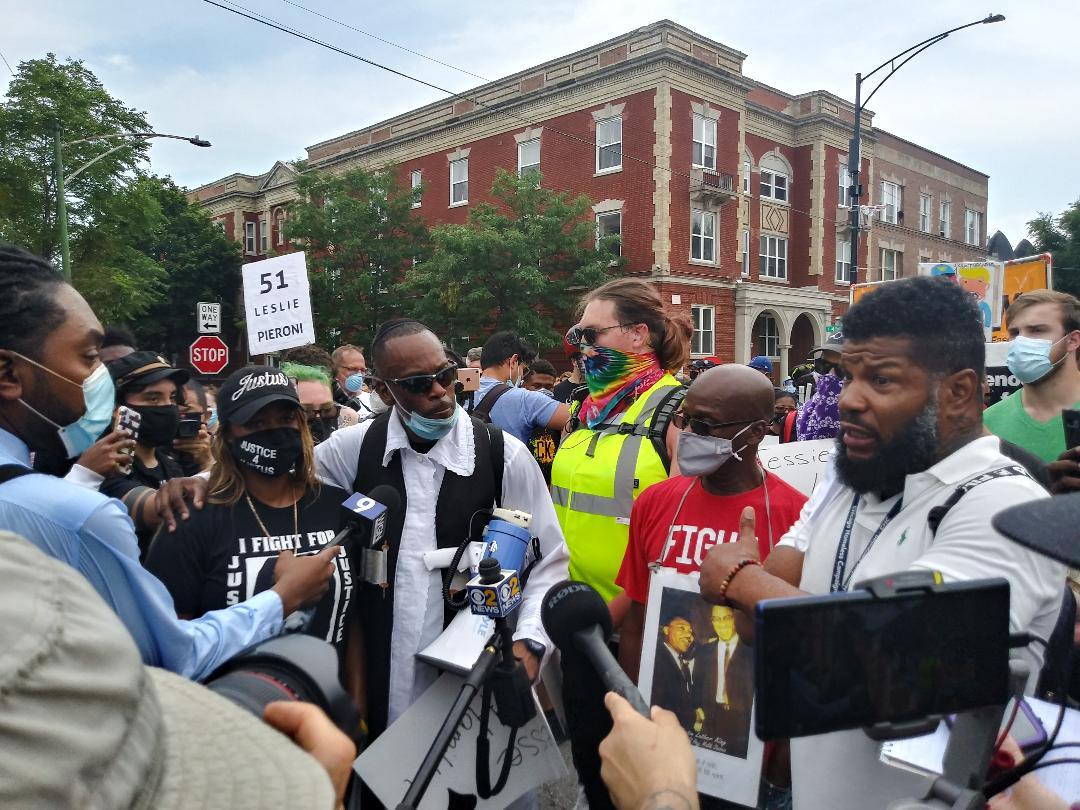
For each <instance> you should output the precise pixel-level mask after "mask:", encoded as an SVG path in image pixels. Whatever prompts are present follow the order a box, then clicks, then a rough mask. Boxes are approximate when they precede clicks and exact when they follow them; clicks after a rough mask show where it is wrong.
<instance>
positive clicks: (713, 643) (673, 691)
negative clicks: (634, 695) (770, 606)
mask: <svg viewBox="0 0 1080 810" xmlns="http://www.w3.org/2000/svg"><path fill="white" fill-rule="evenodd" d="M660 614H661V616H660V627H659V631H658V634H657V635H658V638H657V642H656V656H655V658H654V659H653V660H654V664H653V679H652V702H653V703H654V704H655V705H657V706H662V707H663V708H665V709H669V710H670V711H672V712H674V713H675V716H676V717H678V718H679V722H680V724H682V727H683V728H685V729H686V731H687V733H688V734H689V735H690V742H691V743H692V744H693V745H696V746H700V747H702V748H706V749H708V750H710V751H719V752H721V753H724V754H727V755H728V756H733V757H739V758H741V759H745V758H746V750H747V745H748V743H749V739H750V709H751V705H752V703H753V700H754V655H753V650H752V649H751V648H750V647H749V646H748V645H746V644H743V643H741V642H740V640H739V636H738V634H737V633H736V632H735V614H734V613H733V611H732V610H731V608H728V607H722V606H720V605H710V604H708V603H706V602H705V601H704V600H703V599H701V598H700V597H695V596H694V595H692V594H689V593H687V592H686V591H680V590H675V589H665V590H664V593H663V597H662V599H661V603H660Z"/></svg>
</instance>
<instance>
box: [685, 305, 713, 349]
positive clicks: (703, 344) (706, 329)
mask: <svg viewBox="0 0 1080 810" xmlns="http://www.w3.org/2000/svg"><path fill="white" fill-rule="evenodd" d="M690 317H691V318H692V319H693V322H694V332H693V334H692V335H691V336H690V354H692V355H698V356H700V357H710V356H712V355H714V354H716V307H712V306H707V305H705V304H691V306H690ZM706 321H707V322H708V323H707V324H706Z"/></svg>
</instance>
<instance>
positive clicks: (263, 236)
mask: <svg viewBox="0 0 1080 810" xmlns="http://www.w3.org/2000/svg"><path fill="white" fill-rule="evenodd" d="M269 221H270V218H269V217H263V218H262V219H260V220H259V252H261V253H268V252H269V251H270V228H268V227H267V223H268V222H269Z"/></svg>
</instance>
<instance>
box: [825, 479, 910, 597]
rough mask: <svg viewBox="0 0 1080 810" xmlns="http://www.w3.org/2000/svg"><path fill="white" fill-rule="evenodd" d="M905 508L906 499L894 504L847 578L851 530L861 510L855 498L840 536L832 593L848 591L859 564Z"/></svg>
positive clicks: (830, 590) (831, 583)
mask: <svg viewBox="0 0 1080 810" xmlns="http://www.w3.org/2000/svg"><path fill="white" fill-rule="evenodd" d="M903 508H904V499H903V497H901V498H900V500H898V501H897V502H896V503H894V504H893V507H892V509H890V510H889V514H887V515H885V519H884V520H883V521H881V525H880V526H878V527H877V531H876V532H874V534H873V535H872V536H871V538H870V540H869V541H868V542H867V543H866V548H864V549H863V550H862V553H861V554H860V555H859V559H857V560H856V561H855V564H854V565H853V566H851V573H850V574H848V575H847V577H846V578H845V577H844V573H845V571H846V570H847V559H848V552H849V551H850V549H851V530H852V529H853V528H854V527H855V513H856V512H857V511H858V509H859V496H858V495H856V496H855V499H854V500H853V501H852V502H851V509H849V510H848V515H847V520H845V521H844V530H843V532H841V534H840V543H839V544H838V545H837V547H836V560H835V561H834V562H833V572H832V580H831V582H830V583H829V592H830V593H836V592H837V591H846V590H847V589H848V585H850V584H851V578H852V577H853V576H855V569H857V568H858V567H859V563H861V562H862V561H863V558H864V557H865V556H866V555H867V553H868V552H869V551H870V549H871V548H873V546H874V543H875V542H876V541H877V539H878V538H879V537H880V536H881V533H882V532H884V531H885V528H886V527H887V526H888V525H889V524H890V523H892V521H893V518H895V517H896V516H897V515H898V514H900V510H901V509H903Z"/></svg>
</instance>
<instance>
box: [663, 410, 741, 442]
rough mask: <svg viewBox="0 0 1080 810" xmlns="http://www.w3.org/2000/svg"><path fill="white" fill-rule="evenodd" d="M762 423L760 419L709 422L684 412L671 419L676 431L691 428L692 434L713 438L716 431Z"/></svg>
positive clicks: (678, 412)
mask: <svg viewBox="0 0 1080 810" xmlns="http://www.w3.org/2000/svg"><path fill="white" fill-rule="evenodd" d="M760 421H761V420H760V419H736V420H734V421H732V422H707V421H705V420H704V419H695V418H692V417H689V416H687V415H686V414H685V413H683V412H682V411H677V412H676V413H675V414H674V415H673V416H672V417H671V424H673V425H674V426H675V429H676V430H686V428H687V427H689V428H690V432H691V433H696V434H697V435H698V436H711V435H712V434H713V433H714V432H715V431H717V430H723V429H724V428H726V427H732V426H734V425H749V424H751V423H753V422H760Z"/></svg>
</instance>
